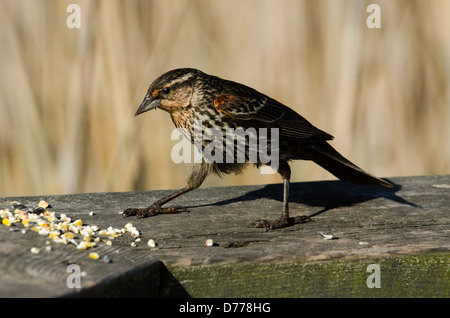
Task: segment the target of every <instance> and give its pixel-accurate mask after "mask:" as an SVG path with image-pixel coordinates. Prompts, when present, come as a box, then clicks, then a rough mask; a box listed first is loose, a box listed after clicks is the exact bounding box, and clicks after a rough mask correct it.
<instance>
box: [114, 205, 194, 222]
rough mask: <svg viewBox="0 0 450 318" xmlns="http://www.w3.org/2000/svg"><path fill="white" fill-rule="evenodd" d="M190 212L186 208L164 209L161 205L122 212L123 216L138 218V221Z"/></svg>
mask: <svg viewBox="0 0 450 318" xmlns="http://www.w3.org/2000/svg"><path fill="white" fill-rule="evenodd" d="M181 212H189V211H188V209H186V208H185V207H181V206H178V207H169V208H163V207H161V205H160V204H158V203H154V204H152V205H151V206H149V207H148V208H128V209H126V210H125V211H123V212H122V215H123V216H136V217H137V218H138V219H141V218H146V217H149V216H155V215H157V214H163V213H181Z"/></svg>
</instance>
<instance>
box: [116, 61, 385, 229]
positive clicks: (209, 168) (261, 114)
mask: <svg viewBox="0 0 450 318" xmlns="http://www.w3.org/2000/svg"><path fill="white" fill-rule="evenodd" d="M155 108H160V109H163V110H165V111H167V112H168V113H169V114H170V116H171V118H172V121H173V123H174V124H175V126H176V127H177V128H182V129H185V130H187V131H188V132H189V133H190V137H191V142H194V135H195V131H194V130H195V124H196V123H199V121H201V128H202V130H203V131H205V130H206V129H208V128H215V129H220V131H222V133H223V135H224V136H225V135H226V133H227V129H230V128H233V129H237V128H242V129H244V130H247V129H250V128H256V131H259V128H267V129H271V128H278V143H279V145H278V146H279V148H278V154H279V158H278V169H277V172H278V173H279V174H280V175H281V177H282V179H283V182H284V195H283V207H282V214H281V217H280V219H278V220H276V221H272V222H270V221H266V220H259V221H255V222H254V225H255V227H265V228H267V229H275V228H280V227H283V226H286V225H289V224H294V223H302V222H303V221H305V219H307V217H294V218H292V217H289V208H288V202H289V199H288V196H289V180H290V176H291V170H290V167H289V164H288V161H289V160H294V159H302V160H312V161H314V162H315V163H317V164H318V165H320V166H321V167H323V168H325V169H326V170H328V171H329V172H331V173H332V174H333V175H335V176H336V177H338V178H339V179H341V180H346V181H351V182H355V183H359V184H364V185H377V186H381V187H384V188H391V187H392V185H391V184H390V183H388V182H386V181H384V180H381V179H379V178H377V177H375V176H372V175H370V174H368V173H366V172H365V171H363V170H362V169H360V168H359V167H357V166H356V165H354V164H353V163H351V162H350V161H348V160H347V159H345V158H344V157H343V156H341V155H340V154H339V153H338V152H337V151H336V150H335V149H334V148H333V147H331V146H330V145H329V144H328V142H327V140H331V139H333V137H332V136H331V135H329V134H327V133H326V132H324V131H322V130H320V129H317V128H316V127H314V126H313V125H312V124H310V123H309V122H308V121H307V120H306V119H305V118H303V117H302V116H300V115H299V114H297V113H296V112H295V111H293V110H292V109H290V108H289V107H287V106H285V105H283V104H281V103H279V102H277V101H276V100H274V99H272V98H270V97H268V96H266V95H264V94H262V93H260V92H258V91H256V90H254V89H253V88H250V87H248V86H245V85H242V84H239V83H236V82H232V81H228V80H224V79H221V78H218V77H216V76H211V75H208V74H205V73H203V72H201V71H199V70H196V69H189V68H182V69H175V70H172V71H169V72H167V73H165V74H163V75H162V76H160V77H159V78H157V79H156V80H155V81H154V82H153V83H152V84H151V85H150V87H149V89H148V92H147V95H146V96H145V98H144V100H143V102H142V104H141V105H140V107H139V108H138V110H137V111H136V114H135V116H136V115H139V114H142V113H144V112H146V111H149V110H151V109H155ZM257 138H260V135H258V137H257ZM205 145H206V144H205V143H204V142H203V144H202V145H201V146H202V147H205ZM268 145H269V146H270V143H269V144H268ZM234 147H236V146H235V145H234ZM225 154H226V151H223V156H224V160H220V162H219V161H216V162H211V161H207V160H205V159H203V160H202V162H201V163H197V164H195V165H194V168H193V170H192V173H191V175H190V176H189V178H188V180H187V185H186V187H184V188H183V189H180V190H178V191H176V192H175V193H173V194H171V195H169V196H167V197H164V198H162V199H160V200H158V201H156V202H155V203H154V204H152V205H151V206H149V207H148V208H129V209H127V210H125V211H124V212H123V215H125V216H131V215H136V216H137V217H147V216H153V215H156V214H160V213H175V212H180V211H183V210H184V211H186V209H185V208H181V207H168V208H165V207H162V206H163V205H164V204H165V203H167V202H169V201H170V200H172V199H174V198H176V197H178V196H180V195H182V194H184V193H186V192H188V191H191V190H193V189H196V188H198V187H199V186H200V185H201V184H202V182H203V181H204V180H205V178H206V176H207V175H208V174H209V173H211V172H214V173H216V174H217V175H221V174H224V173H240V172H242V170H243V169H244V167H245V165H246V164H247V163H248V159H249V158H248V155H249V154H248V147H247V148H246V152H245V161H247V163H245V162H244V163H239V162H242V161H234V162H232V163H230V162H229V161H228V162H227V161H226V160H225V159H226V158H225ZM234 158H236V157H234ZM252 163H254V164H256V165H257V166H259V165H261V164H265V163H267V162H261V161H260V160H259V159H258V161H257V162H253V161H252Z"/></svg>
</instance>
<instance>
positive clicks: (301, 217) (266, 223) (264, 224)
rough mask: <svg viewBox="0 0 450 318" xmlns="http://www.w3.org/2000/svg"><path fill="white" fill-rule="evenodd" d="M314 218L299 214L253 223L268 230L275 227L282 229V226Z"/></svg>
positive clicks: (256, 226)
mask: <svg viewBox="0 0 450 318" xmlns="http://www.w3.org/2000/svg"><path fill="white" fill-rule="evenodd" d="M310 221H312V219H311V218H310V217H309V216H306V215H298V216H294V217H284V216H282V217H281V218H280V219H278V220H275V221H269V220H256V221H254V222H253V223H252V225H253V226H254V227H255V228H265V229H266V231H271V230H275V229H280V228H282V227H287V226H291V225H294V224H301V223H306V222H310Z"/></svg>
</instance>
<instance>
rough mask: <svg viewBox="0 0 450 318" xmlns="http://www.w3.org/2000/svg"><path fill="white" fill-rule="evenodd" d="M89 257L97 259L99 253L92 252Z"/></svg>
mask: <svg viewBox="0 0 450 318" xmlns="http://www.w3.org/2000/svg"><path fill="white" fill-rule="evenodd" d="M89 257H90V258H92V259H99V258H100V255H98V254H97V253H95V252H94V253H90V254H89Z"/></svg>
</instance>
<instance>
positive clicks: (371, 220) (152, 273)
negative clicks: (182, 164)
mask: <svg viewBox="0 0 450 318" xmlns="http://www.w3.org/2000/svg"><path fill="white" fill-rule="evenodd" d="M391 180H392V181H393V182H395V183H396V184H397V186H396V187H395V188H394V190H393V191H390V190H384V189H376V188H371V187H364V186H357V185H353V184H349V183H345V182H341V181H321V182H304V183H293V184H292V185H291V196H290V199H291V214H292V215H300V214H301V215H309V216H311V217H312V220H313V221H312V222H308V223H305V224H300V225H295V226H292V227H287V228H283V229H279V230H275V231H269V232H266V231H264V230H263V229H255V228H253V227H251V226H250V225H249V224H250V223H251V222H252V221H254V220H256V219H259V218H266V219H275V218H278V217H279V214H280V212H281V198H282V187H281V185H280V184H270V185H267V186H244V187H224V188H207V189H199V190H196V191H193V192H191V193H188V194H186V195H184V196H182V197H180V198H178V199H176V201H174V202H173V204H174V205H184V206H186V207H188V209H189V210H190V213H180V214H173V215H158V216H156V217H152V218H147V219H135V218H123V217H121V216H120V215H119V214H118V212H119V211H122V210H123V209H125V208H128V207H145V206H147V205H149V204H150V203H152V202H153V201H155V200H157V199H158V198H160V197H162V196H164V195H167V194H168V193H170V191H150V192H124V193H93V194H74V195H62V196H39V197H9V198H0V209H2V208H7V207H9V205H10V202H11V201H14V200H16V201H19V202H21V203H22V204H25V205H27V206H35V205H37V203H38V202H39V201H40V200H45V201H47V202H48V203H50V204H51V205H52V209H50V210H51V211H55V212H57V213H58V214H60V213H65V214H67V215H68V216H70V217H71V218H72V219H78V218H80V219H82V220H83V223H85V224H88V225H97V226H99V227H100V228H106V227H108V226H113V227H116V228H122V227H123V226H124V225H125V224H126V223H128V222H132V223H133V225H134V226H136V227H137V229H138V230H140V232H141V234H142V238H141V239H142V241H141V242H138V243H136V244H137V246H136V247H131V246H130V243H131V242H133V238H132V237H131V236H127V235H124V236H123V237H120V238H118V239H116V240H114V241H113V245H112V246H106V245H105V244H98V247H96V248H95V249H94V250H95V252H98V253H99V254H100V255H101V256H104V255H108V256H109V257H110V258H111V259H112V263H104V262H103V261H102V260H101V259H100V260H92V259H89V257H88V254H89V252H92V251H93V250H92V249H91V250H86V251H80V250H77V249H76V248H75V247H74V246H71V245H60V244H54V243H52V244H51V245H52V250H51V251H49V252H47V251H45V250H41V252H40V253H39V254H37V255H35V254H32V253H30V248H31V247H33V246H37V247H41V248H43V247H45V245H46V241H47V240H48V238H47V237H44V236H42V235H38V234H37V233H35V232H31V231H29V232H27V233H26V234H22V233H21V231H11V230H10V228H9V227H6V226H0V242H1V244H2V249H0V266H1V268H2V272H3V275H1V276H0V296H2V297H4V296H9V297H14V296H49V297H52V296H53V297H55V296H89V295H100V296H102V295H109V296H120V295H124V294H127V295H130V296H131V295H132V293H134V294H140V295H141V296H171V295H188V294H189V295H192V296H227V295H228V296H247V297H252V296H256V295H260V294H262V295H267V296H268V297H272V296H276V295H283V296H289V295H290V296H303V295H305V293H306V292H307V293H308V294H307V295H309V296H321V295H327V294H326V293H324V292H323V291H322V289H323V288H322V289H321V288H319V287H320V286H316V287H317V288H315V287H314V284H313V282H314V281H317V282H324V281H327V280H326V279H327V277H329V279H331V280H332V281H336V282H339V281H340V280H339V279H338V277H340V276H339V274H338V272H337V271H336V270H335V269H336V268H340V267H344V268H345V267H346V266H347V267H348V268H352V270H349V271H348V272H349V273H350V274H349V276H348V277H344V280H345V281H347V282H349V281H353V283H354V284H356V283H357V282H359V283H358V284H359V285H361V284H360V283H361V281H362V279H363V278H364V277H367V276H368V275H369V274H368V273H367V271H365V269H366V268H367V265H368V264H369V263H371V262H375V261H376V262H380V263H381V264H380V265H381V267H382V275H383V277H385V278H389V277H390V279H389V280H390V281H395V280H394V277H401V275H400V276H398V275H397V276H395V275H394V274H395V273H396V272H397V273H398V272H401V271H405V270H406V269H408V268H409V269H410V271H409V272H408V273H409V274H408V275H413V276H414V275H419V277H421V275H425V274H423V273H429V274H430V273H431V274H430V276H429V277H428V278H429V279H428V281H430V282H434V283H435V284H441V285H439V286H441V287H442V286H444V287H445V286H447V287H446V288H444V287H442V288H441V290H440V292H439V293H437V294H434V295H443V294H444V295H448V292H449V287H448V286H449V284H448V283H449V281H448V273H449V272H448V268H449V257H448V256H449V250H450V240H449V237H450V227H449V223H450V220H449V219H450V217H449V212H450V208H449V207H450V176H449V175H441V176H420V177H404V178H392V179H391ZM91 211H94V212H95V215H93V216H90V215H89V212H91ZM318 232H321V233H325V234H334V235H335V236H336V237H337V238H338V239H335V240H324V239H323V237H322V236H320V235H319V234H318ZM149 239H153V240H155V241H156V243H157V244H158V245H157V248H153V249H152V248H150V247H149V246H148V245H147V241H148V240H149ZM207 239H212V240H213V241H214V242H215V245H214V246H212V247H206V246H205V242H206V240H207ZM417 259H418V260H419V261H417V262H416V263H415V262H414V260H417ZM161 262H162V263H163V264H165V266H163V265H162V263H161ZM68 264H77V265H79V266H80V268H81V270H82V271H84V272H86V276H85V277H83V278H82V288H81V289H76V288H74V289H69V288H68V287H67V284H66V282H67V277H68V276H69V275H70V273H68V272H67V265H68ZM382 264H385V265H382ZM414 264H416V265H414ZM308 266H309V267H308ZM383 266H384V269H383ZM230 268H231V270H230ZM302 268H303V269H304V272H303V273H304V275H303V276H302V275H301V274H299V273H302V270H301V269H302ZM320 269H323V271H321V270H320ZM353 269H354V270H353ZM363 269H364V271H363V272H362V273H361V270H363ZM252 272H253V273H267V275H265V276H264V275H262V276H261V275H259V278H258V279H257V280H256V281H255V278H254V276H252V275H251V273H252ZM227 273H228V274H227ZM230 273H234V274H230ZM308 273H316V274H315V276H314V275H313V277H317V278H316V279H315V280H310V282H311V284H310V285H307V284H306V283H305V284H306V285H305V286H310V287H308V288H305V289H303V291H304V292H305V293H303V291H299V289H298V288H294V287H292V288H288V287H289V286H293V285H295V284H293V283H292V282H293V281H295V280H298V281H302V279H300V278H301V277H308V276H311V275H309V274H308ZM351 273H353V274H351ZM202 275H206V276H202ZM230 275H231V276H230ZM233 275H234V276H233ZM321 275H322V276H321ZM327 275H328V276H327ZM389 275H390V276H389ZM405 275H406V274H405ZM202 277H204V279H202ZM214 277H215V278H214ZM226 277H230V278H231V277H233V278H234V280H233V279H230V280H227V282H228V283H229V286H228V287H227V288H225V289H224V288H223V286H224V285H223V282H224V280H226ZM350 277H353V278H350ZM408 277H412V276H408ZM286 278H287V279H286ZM305 279H306V278H305ZM233 281H234V282H235V283H234V284H233V283H232V282H233ZM252 281H253V283H251V282H252ZM303 281H304V282H306V281H305V280H303ZM402 281H403V284H404V287H405V288H406V287H407V286H408V284H410V286H411V280H410V281H409V282H408V281H404V280H401V279H400V280H399V281H397V283H398V284H399V283H400V282H402ZM415 281H417V282H420V284H422V285H423V284H424V282H426V281H427V280H426V279H425V280H424V279H418V280H417V279H416V280H415ZM274 282H278V283H276V284H278V285H277V286H276V287H272V289H270V290H272V291H273V292H267V293H263V291H264V290H267V291H269V289H268V288H269V286H270V285H271V284H272V285H273V284H274ZM243 283H245V286H247V288H243V287H242V286H243V285H242V284H243ZM386 283H387V281H385V284H384V285H383V286H386V288H385V289H384V292H385V293H384V294H383V295H384V296H389V295H394V294H395V293H393V292H391V293H390V292H389V291H392V290H393V289H395V286H391V287H387V286H389V285H386ZM322 284H324V283H322ZM418 284H419V283H418ZM363 285H364V284H363ZM249 286H250V287H251V286H254V288H250V287H249ZM323 286H325V285H323ZM339 286H340V287H339ZM346 286H347V285H346ZM133 287H135V288H134V289H133ZM297 287H298V286H297ZM325 287H326V286H325ZM397 287H398V285H397ZM330 288H331V287H330ZM363 288H365V289H367V286H365V285H364V287H363ZM332 289H333V290H341V291H342V293H341V295H347V296H352V295H353V296H358V295H357V294H356V295H355V293H359V292H356V291H355V290H354V289H351V290H349V289H348V288H344V286H343V285H339V283H336V284H335V285H334V287H333V288H332ZM382 289H383V288H382ZM400 289H401V288H400ZM224 290H225V292H224ZM277 290H286V291H287V292H286V293H285V294H283V293H275V291H277ZM423 290H426V291H427V293H430V292H432V291H431V289H430V288H424V289H423ZM106 291H108V292H106ZM227 291H228V294H227ZM313 291H316V293H315V294H311V293H312V292H313ZM344 291H348V292H344ZM402 292H406V291H405V290H404V291H402ZM417 292H419V291H417V290H416V293H417ZM328 295H336V296H339V292H336V293H331V294H328ZM406 295H412V294H411V293H410V294H406ZM428 296H433V295H430V294H428Z"/></svg>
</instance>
